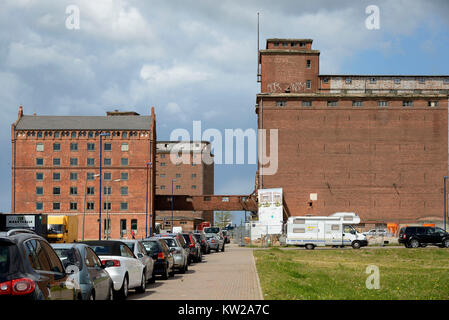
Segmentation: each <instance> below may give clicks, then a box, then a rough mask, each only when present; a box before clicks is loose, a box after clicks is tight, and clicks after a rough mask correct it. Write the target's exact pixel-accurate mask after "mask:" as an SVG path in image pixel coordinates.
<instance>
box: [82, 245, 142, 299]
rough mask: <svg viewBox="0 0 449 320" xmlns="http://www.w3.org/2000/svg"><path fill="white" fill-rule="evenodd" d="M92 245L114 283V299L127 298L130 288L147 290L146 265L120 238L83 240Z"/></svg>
mask: <svg viewBox="0 0 449 320" xmlns="http://www.w3.org/2000/svg"><path fill="white" fill-rule="evenodd" d="M82 243H85V244H87V245H88V246H89V247H91V248H92V249H93V250H94V251H95V253H96V254H97V255H98V257H99V258H100V260H101V263H102V264H103V265H104V266H105V268H106V271H107V272H108V273H109V275H110V276H111V278H112V281H113V283H114V299H126V298H127V297H128V294H129V289H136V292H139V293H141V292H145V288H146V283H147V279H146V273H145V266H144V265H143V263H142V262H140V260H139V259H137V257H136V256H135V255H134V253H133V252H132V251H131V249H129V247H128V246H127V245H126V244H125V243H124V242H122V241H118V240H100V241H98V240H96V241H83V242H82Z"/></svg>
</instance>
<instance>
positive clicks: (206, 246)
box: [193, 231, 210, 254]
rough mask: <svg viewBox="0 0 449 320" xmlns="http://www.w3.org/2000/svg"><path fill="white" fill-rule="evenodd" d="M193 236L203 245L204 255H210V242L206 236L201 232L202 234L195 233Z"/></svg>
mask: <svg viewBox="0 0 449 320" xmlns="http://www.w3.org/2000/svg"><path fill="white" fill-rule="evenodd" d="M193 235H194V236H195V238H196V240H197V241H198V242H199V243H200V245H201V252H202V253H203V254H209V253H210V246H209V242H207V239H206V234H205V233H204V232H202V231H201V232H195V233H194V234H193Z"/></svg>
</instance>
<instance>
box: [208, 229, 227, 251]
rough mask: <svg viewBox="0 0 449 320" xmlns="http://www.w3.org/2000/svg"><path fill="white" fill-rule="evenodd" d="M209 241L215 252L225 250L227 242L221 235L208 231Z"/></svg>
mask: <svg viewBox="0 0 449 320" xmlns="http://www.w3.org/2000/svg"><path fill="white" fill-rule="evenodd" d="M206 238H207V242H209V246H210V248H211V249H212V250H215V252H218V251H220V250H221V251H224V250H225V243H224V240H223V238H222V237H221V236H219V235H218V234H215V233H206Z"/></svg>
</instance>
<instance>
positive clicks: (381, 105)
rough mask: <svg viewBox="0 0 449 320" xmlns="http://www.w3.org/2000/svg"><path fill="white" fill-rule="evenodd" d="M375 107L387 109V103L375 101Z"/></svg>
mask: <svg viewBox="0 0 449 320" xmlns="http://www.w3.org/2000/svg"><path fill="white" fill-rule="evenodd" d="M377 106H379V107H388V101H377Z"/></svg>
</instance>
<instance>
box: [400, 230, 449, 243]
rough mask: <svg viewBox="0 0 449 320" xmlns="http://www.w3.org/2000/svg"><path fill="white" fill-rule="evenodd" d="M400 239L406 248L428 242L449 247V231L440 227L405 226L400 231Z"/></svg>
mask: <svg viewBox="0 0 449 320" xmlns="http://www.w3.org/2000/svg"><path fill="white" fill-rule="evenodd" d="M398 241H399V243H402V244H404V246H405V247H406V248H418V247H420V246H421V247H424V246H426V245H428V244H432V245H437V246H439V247H440V248H449V233H448V232H446V231H444V230H443V229H441V228H438V227H437V228H433V227H404V228H401V230H400V231H399V239H398Z"/></svg>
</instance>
